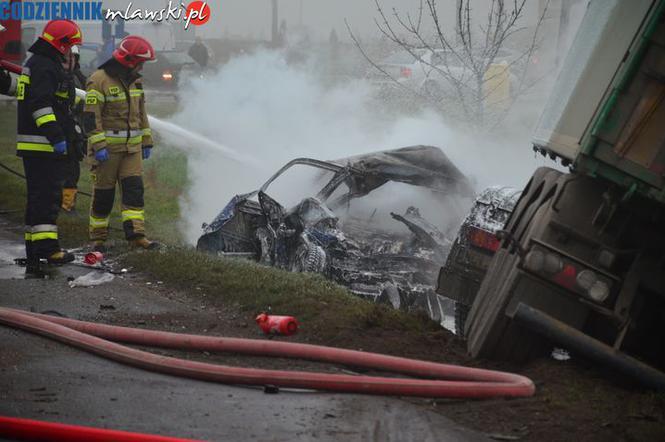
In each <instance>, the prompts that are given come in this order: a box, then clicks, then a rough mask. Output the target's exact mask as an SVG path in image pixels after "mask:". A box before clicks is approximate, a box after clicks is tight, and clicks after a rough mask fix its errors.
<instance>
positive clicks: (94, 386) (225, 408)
mask: <svg viewBox="0 0 665 442" xmlns="http://www.w3.org/2000/svg"><path fill="white" fill-rule="evenodd" d="M18 238H19V236H18V233H17V232H15V230H14V229H12V228H11V226H8V225H7V224H5V225H4V226H0V241H1V242H2V244H1V247H2V249H3V252H4V253H3V257H2V261H3V262H2V263H0V275H1V276H2V277H4V278H12V279H5V280H3V281H0V305H2V306H8V307H16V308H22V309H32V310H34V311H56V312H58V313H60V314H62V315H65V316H68V317H72V318H75V319H83V320H90V321H98V322H103V323H110V324H118V325H126V326H132V327H139V328H141V327H147V328H153V329H159V330H170V331H181V332H187V333H201V334H210V335H217V336H236V337H249V338H261V335H260V332H259V330H258V328H257V327H256V324H254V322H253V315H251V314H247V313H242V312H241V310H239V308H238V306H233V305H226V304H225V303H224V301H223V299H222V298H220V297H214V296H211V295H210V294H206V293H202V292H201V291H200V290H196V288H195V287H194V288H191V289H187V290H183V289H178V288H174V287H169V286H167V285H166V284H164V283H161V281H157V280H155V279H153V278H151V277H150V276H149V275H139V274H132V273H129V274H127V275H126V276H125V277H124V278H117V279H116V280H115V281H113V282H111V283H109V284H106V285H104V286H100V287H99V288H69V287H68V285H67V277H72V276H78V275H80V274H83V273H86V272H87V270H86V269H81V268H79V267H72V266H66V267H63V268H60V269H56V270H55V273H54V274H53V276H54V279H52V280H23V279H21V270H20V269H18V268H16V267H14V266H13V264H12V263H11V262H10V261H9V256H10V255H12V254H17V253H20V242H19V241H18ZM321 335H323V334H322V333H320V331H318V330H316V329H311V328H308V326H307V324H306V323H304V324H302V327H301V330H300V333H299V334H298V335H296V336H294V337H291V338H281V339H284V340H289V341H294V342H308V343H317V344H324V345H331V346H338V347H344V348H351V349H362V350H365V351H373V352H381V353H387V354H393V355H399V356H405V357H413V358H419V359H424V360H432V361H440V362H446V363H458V364H465V365H471V366H482V367H486V368H498V369H504V370H509V371H515V372H519V373H522V374H524V375H527V376H529V377H530V378H531V379H533V381H534V382H535V384H536V388H537V391H536V394H535V396H534V397H532V398H526V399H493V400H448V399H438V400H425V399H413V398H408V399H403V398H378V397H370V396H358V395H340V394H329V393H303V392H288V391H282V392H280V393H279V394H277V395H268V394H265V393H264V392H263V391H262V390H261V389H260V388H259V389H250V388H242V387H230V386H222V385H216V384H207V383H204V382H198V381H189V380H181V379H176V378H172V377H169V376H164V375H158V374H153V373H148V372H144V371H141V370H138V369H134V368H129V367H123V366H120V365H119V364H116V363H113V362H108V361H105V360H102V359H99V358H96V357H94V356H91V355H88V354H85V353H82V352H81V351H79V350H74V349H71V348H68V347H64V346H63V345H61V344H58V343H54V342H51V341H48V340H46V339H44V338H40V337H35V336H31V335H28V334H25V333H23V332H18V331H14V330H8V329H6V328H5V327H0V339H1V340H2V342H3V344H2V345H1V347H0V348H2V351H1V352H0V374H1V376H0V392H1V393H0V414H2V415H9V416H21V417H28V418H35V419H44V420H50V421H58V422H67V423H74V424H81V425H97V426H104V427H109V428H119V429H126V430H130V431H145V432H152V433H158V434H165V435H173V436H183V437H193V438H204V439H210V440H222V439H224V440H287V439H288V440H314V439H315V440H396V441H397V440H414V441H415V440H418V441H420V440H487V439H495V440H523V441H543V440H548V441H550V440H552V441H565V440H569V439H570V437H571V436H574V437H575V438H577V439H578V440H584V441H610V440H611V441H614V440H627V441H656V440H665V397H664V396H663V395H657V394H654V393H650V392H646V391H642V390H640V389H639V388H638V387H636V386H635V385H632V384H630V383H628V382H625V381H623V380H622V379H620V378H617V377H616V376H614V375H612V374H611V373H607V372H604V371H601V370H599V369H598V368H597V367H594V366H593V365H591V364H590V363H587V362H585V361H583V360H581V359H580V358H578V357H576V356H575V355H573V358H572V359H571V360H568V361H556V360H554V359H551V358H543V359H539V360H536V361H532V362H531V363H529V364H528V365H526V366H522V367H519V366H511V365H508V364H498V363H495V362H490V361H474V360H470V359H469V358H468V357H467V355H466V352H465V349H464V343H463V342H462V341H460V340H459V339H457V338H456V337H455V336H454V335H452V334H450V333H449V332H447V331H445V330H443V329H442V330H441V331H438V332H433V333H428V334H425V335H423V334H420V333H405V332H403V331H397V330H389V329H388V330H386V329H384V330H377V329H373V328H368V329H367V330H366V331H364V332H358V329H353V330H340V332H339V333H338V335H337V336H336V337H335V338H333V339H326V340H323V339H321V337H320V336H321ZM326 336H327V334H326ZM161 353H164V354H172V355H177V356H185V357H188V358H191V359H196V360H202V361H209V362H210V361H212V362H218V363H224V364H227V365H242V366H254V367H269V368H289V369H315V370H324V371H332V372H340V371H342V370H345V369H346V368H344V367H330V366H324V365H321V364H314V363H308V362H301V361H289V360H273V359H269V360H268V359H262V358H250V357H241V356H233V355H211V354H207V353H206V354H188V355H182V354H179V353H177V352H172V351H161Z"/></svg>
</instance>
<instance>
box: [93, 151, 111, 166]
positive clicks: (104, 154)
mask: <svg viewBox="0 0 665 442" xmlns="http://www.w3.org/2000/svg"><path fill="white" fill-rule="evenodd" d="M95 159H96V160H97V161H99V162H100V163H103V162H104V161H107V160H108V159H109V151H108V150H106V148H105V147H103V148H101V149H99V150H98V151H97V152H95Z"/></svg>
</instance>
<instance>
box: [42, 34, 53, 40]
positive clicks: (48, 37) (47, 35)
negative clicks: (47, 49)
mask: <svg viewBox="0 0 665 442" xmlns="http://www.w3.org/2000/svg"><path fill="white" fill-rule="evenodd" d="M42 37H44V38H45V39H47V40H48V41H53V36H52V35H51V34H49V33H47V32H44V33H43V34H42Z"/></svg>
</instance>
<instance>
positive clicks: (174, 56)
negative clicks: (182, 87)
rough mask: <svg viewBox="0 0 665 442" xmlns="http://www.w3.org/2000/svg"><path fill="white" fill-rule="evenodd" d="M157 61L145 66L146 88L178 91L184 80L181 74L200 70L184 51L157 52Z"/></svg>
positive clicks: (190, 73) (143, 73) (189, 73)
mask: <svg viewBox="0 0 665 442" xmlns="http://www.w3.org/2000/svg"><path fill="white" fill-rule="evenodd" d="M156 56H157V60H156V61H155V62H154V63H146V64H145V66H143V72H142V75H143V78H144V80H143V82H144V84H145V86H146V88H154V89H176V88H177V87H178V84H179V82H180V81H181V80H183V79H184V78H183V77H181V74H183V73H184V72H188V75H192V73H193V72H198V71H199V70H200V68H199V64H198V63H196V62H195V61H194V59H193V58H192V57H190V56H189V55H187V53H186V52H184V51H157V52H156Z"/></svg>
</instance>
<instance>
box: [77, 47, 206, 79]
mask: <svg viewBox="0 0 665 442" xmlns="http://www.w3.org/2000/svg"><path fill="white" fill-rule="evenodd" d="M99 48H100V45H98V44H84V45H83V46H81V48H80V53H81V58H80V61H79V64H80V65H81V72H83V74H85V76H86V77H87V76H90V74H92V73H93V72H94V71H95V70H96V69H97V68H98V67H99V65H100V64H102V63H103V62H104V61H106V60H100V59H99ZM155 55H156V57H157V60H156V61H155V62H154V63H146V64H145V65H144V66H143V71H142V73H141V74H142V75H143V84H144V86H145V87H146V88H152V89H176V88H177V87H178V83H179V81H181V80H182V79H184V78H185V77H184V75H187V76H188V77H189V76H198V75H200V71H201V68H200V67H199V64H198V63H196V62H195V61H194V59H192V57H190V56H189V55H187V53H186V52H183V51H157V52H156V54H155ZM181 74H182V75H181ZM181 77H182V78H181Z"/></svg>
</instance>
